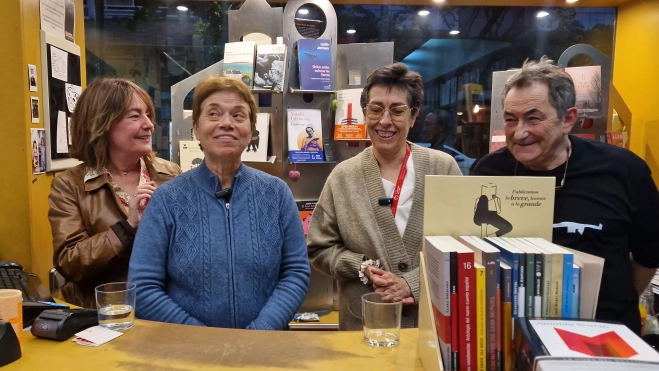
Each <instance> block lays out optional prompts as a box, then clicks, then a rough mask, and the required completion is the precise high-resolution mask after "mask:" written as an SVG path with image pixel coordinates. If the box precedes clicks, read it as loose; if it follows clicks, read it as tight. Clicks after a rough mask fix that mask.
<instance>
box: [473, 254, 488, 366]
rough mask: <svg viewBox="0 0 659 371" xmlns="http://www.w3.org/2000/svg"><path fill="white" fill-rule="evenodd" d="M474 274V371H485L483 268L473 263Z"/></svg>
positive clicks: (485, 309)
mask: <svg viewBox="0 0 659 371" xmlns="http://www.w3.org/2000/svg"><path fill="white" fill-rule="evenodd" d="M474 272H475V273H476V357H477V358H476V370H478V371H485V364H486V362H485V352H486V350H487V346H486V345H485V329H486V322H485V318H486V317H485V314H486V313H487V307H486V305H485V266H483V265H482V264H479V263H477V262H474Z"/></svg>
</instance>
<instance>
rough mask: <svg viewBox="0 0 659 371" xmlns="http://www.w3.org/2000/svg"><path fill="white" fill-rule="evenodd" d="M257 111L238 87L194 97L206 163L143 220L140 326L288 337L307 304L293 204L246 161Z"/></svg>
mask: <svg viewBox="0 0 659 371" xmlns="http://www.w3.org/2000/svg"><path fill="white" fill-rule="evenodd" d="M257 110H258V108H257V106H256V102H255V100H254V98H253V97H252V95H251V92H250V90H249V88H247V86H246V85H245V84H244V83H243V82H242V81H240V80H237V79H231V78H224V77H209V78H206V79H204V80H202V81H201V82H199V84H198V85H197V87H196V88H195V95H194V101H193V104H192V120H193V129H194V132H195V135H196V137H197V138H198V139H199V142H200V144H201V147H202V150H203V152H204V155H205V160H204V162H203V163H202V164H201V165H200V166H198V167H196V168H194V169H192V170H189V171H187V172H185V173H183V174H182V175H180V176H178V177H176V178H174V179H173V180H171V181H169V182H167V183H165V184H164V185H162V186H160V187H159V188H158V189H157V190H156V191H155V192H154V194H153V196H152V197H151V200H150V201H149V205H148V207H147V208H146V211H145V212H144V216H143V217H142V221H141V223H140V228H139V230H138V232H137V235H136V237H135V243H134V245H133V252H132V255H131V260H130V269H129V280H130V281H131V282H134V283H135V284H136V285H137V304H136V315H137V317H138V318H143V319H148V320H153V321H162V322H171V323H180V324H188V325H198V326H213V327H228V328H247V329H259V330H282V329H285V328H287V326H288V322H289V321H290V320H291V319H292V318H293V316H294V314H295V312H296V311H297V310H298V308H299V307H300V305H301V304H302V301H303V300H304V298H305V296H306V294H307V289H308V286H309V276H310V274H311V271H310V268H309V261H308V258H307V252H306V248H307V247H306V242H305V237H304V232H303V230H302V223H301V221H300V217H299V214H298V211H297V206H296V204H295V200H294V199H293V195H292V194H291V191H290V190H289V188H288V186H287V185H286V183H284V182H283V181H282V180H281V179H279V178H276V177H273V176H271V175H268V174H266V173H264V172H261V171H259V170H255V169H252V168H250V167H248V166H245V165H244V164H242V163H241V161H240V155H241V154H242V153H243V151H244V150H245V148H246V147H247V145H248V143H249V141H250V137H251V133H252V132H253V131H254V129H255V126H256V113H257Z"/></svg>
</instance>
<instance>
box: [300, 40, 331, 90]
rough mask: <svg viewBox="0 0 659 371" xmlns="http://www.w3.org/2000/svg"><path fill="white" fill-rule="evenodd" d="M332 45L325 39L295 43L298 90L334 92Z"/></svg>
mask: <svg viewBox="0 0 659 371" xmlns="http://www.w3.org/2000/svg"><path fill="white" fill-rule="evenodd" d="M331 45H332V43H331V42H330V40H325V39H300V40H298V42H297V55H298V66H299V69H300V89H302V90H325V91H332V90H334V85H333V83H332V51H331V49H330V47H331Z"/></svg>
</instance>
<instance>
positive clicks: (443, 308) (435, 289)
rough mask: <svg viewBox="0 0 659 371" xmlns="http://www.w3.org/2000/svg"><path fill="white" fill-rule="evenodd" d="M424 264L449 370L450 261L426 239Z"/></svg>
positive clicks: (445, 366)
mask: <svg viewBox="0 0 659 371" xmlns="http://www.w3.org/2000/svg"><path fill="white" fill-rule="evenodd" d="M425 245H426V264H427V270H428V272H427V275H428V277H429V286H430V289H431V301H432V309H433V316H434V320H435V329H436V331H437V337H438V338H439V346H440V348H441V355H442V362H443V364H444V369H445V370H451V336H452V333H451V259H450V254H449V253H446V252H443V251H441V250H439V249H437V248H436V247H435V246H434V245H433V244H432V243H431V242H429V241H428V240H427V239H426V243H425Z"/></svg>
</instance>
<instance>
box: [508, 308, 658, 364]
mask: <svg viewBox="0 0 659 371" xmlns="http://www.w3.org/2000/svg"><path fill="white" fill-rule="evenodd" d="M514 353H515V355H514V359H515V365H514V366H515V370H516V371H532V370H536V371H568V370H597V371H603V370H611V371H613V370H648V371H649V370H657V369H659V353H657V351H656V350H655V349H653V348H652V347H650V345H648V344H646V343H645V342H644V341H643V339H641V338H640V337H639V336H638V335H636V334H634V333H633V332H632V331H631V330H630V329H629V328H627V327H626V326H625V325H622V324H618V323H609V322H601V321H598V322H595V321H583V320H578V321H577V320H551V319H549V320H547V319H528V318H518V319H516V326H515V347H514Z"/></svg>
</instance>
